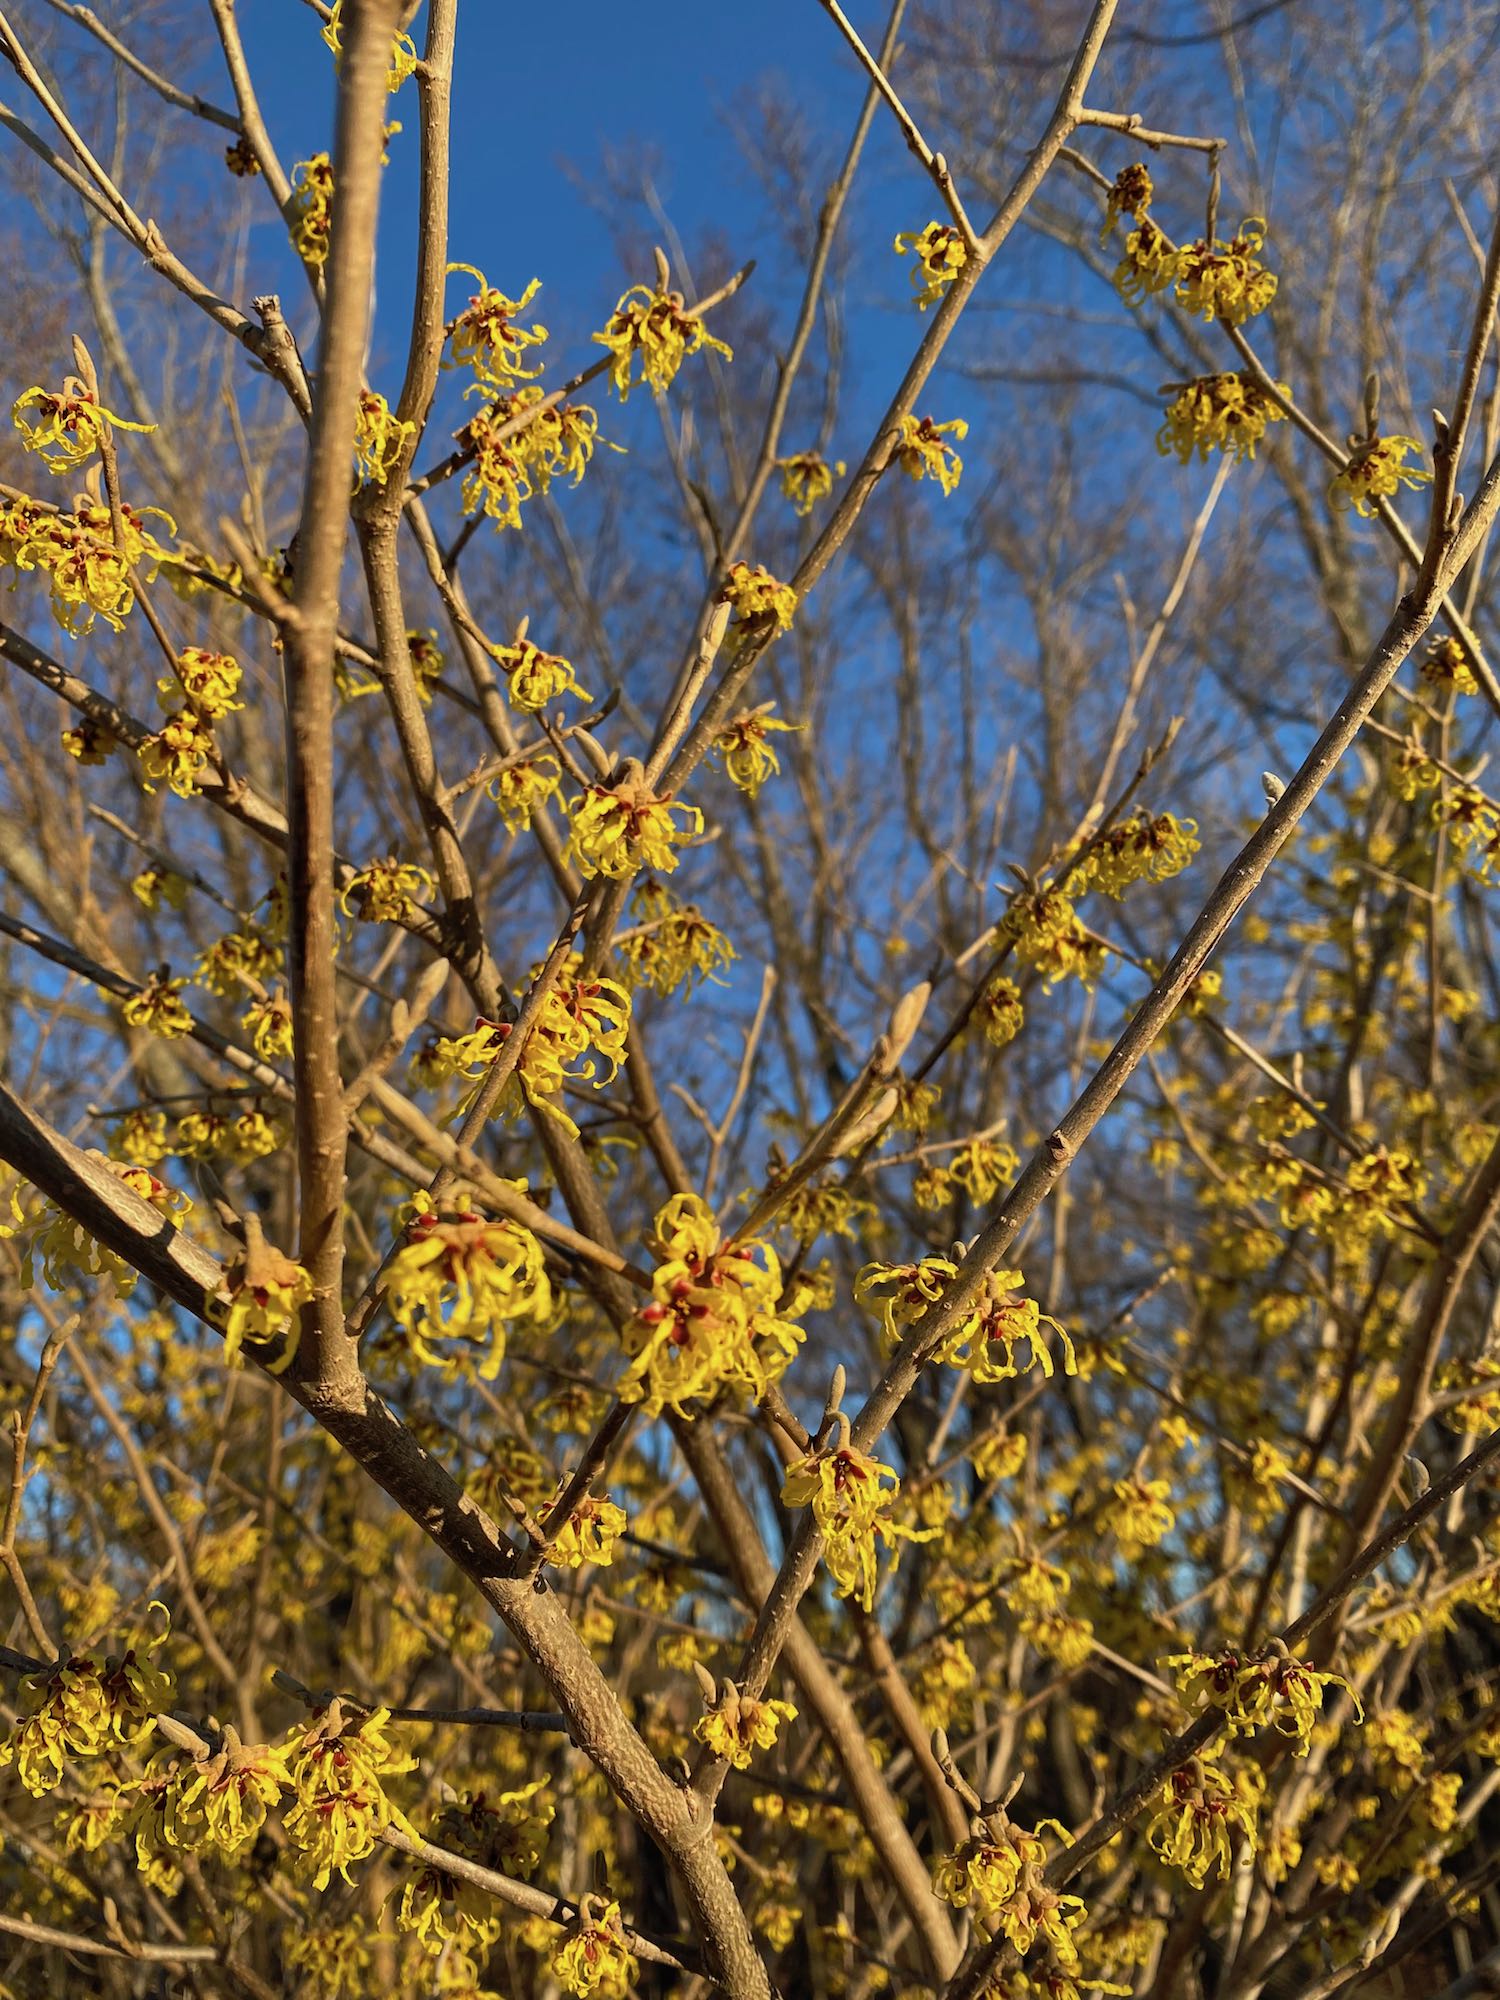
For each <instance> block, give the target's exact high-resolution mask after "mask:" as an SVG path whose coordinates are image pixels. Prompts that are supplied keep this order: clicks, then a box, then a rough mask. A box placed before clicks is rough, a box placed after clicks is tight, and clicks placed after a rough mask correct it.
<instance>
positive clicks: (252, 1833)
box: [162, 1724, 292, 1861]
mask: <svg viewBox="0 0 1500 2000" xmlns="http://www.w3.org/2000/svg"><path fill="white" fill-rule="evenodd" d="M291 1784H292V1773H291V1768H290V1765H289V1764H288V1762H287V1753H286V1751H285V1750H282V1749H279V1748H277V1747H276V1746H274V1745H272V1744H270V1743H250V1744H246V1743H242V1742H241V1741H240V1738H239V1734H238V1732H237V1731H236V1730H235V1729H233V1728H231V1727H229V1726H228V1725H227V1724H226V1725H225V1728H224V1730H223V1733H222V1736H221V1738H220V1742H219V1747H218V1749H217V1750H215V1751H214V1752H213V1753H212V1754H211V1755H210V1756H208V1757H205V1758H204V1759H202V1760H201V1761H194V1762H193V1763H191V1764H188V1765H186V1766H184V1767H181V1768H179V1770H178V1771H177V1773H176V1775H175V1782H174V1783H173V1785H172V1787H171V1790H170V1794H169V1796H168V1797H167V1798H166V1799H165V1800H163V1802H162V1805H163V1811H164V1829H163V1830H164V1831H166V1832H167V1833H168V1844H169V1845H171V1846H174V1847H195V1848H196V1847H211V1848H213V1849H214V1850H215V1851H216V1852H217V1853H219V1854H222V1855H223V1856H224V1858H225V1859H226V1860H229V1861H233V1860H234V1859H235V1858H236V1857H237V1856H239V1855H241V1854H243V1853H244V1852H245V1850H246V1848H248V1847H250V1846H252V1845H253V1844H254V1842H255V1841H256V1840H257V1839H258V1838H259V1837H260V1833H261V1830H262V1828H263V1827H264V1826H265V1823H266V1817H267V1814H268V1812H269V1810H270V1808H271V1807H272V1806H274V1805H276V1804H277V1803H278V1802H279V1800H280V1798H281V1795H282V1792H283V1791H285V1790H288V1789H290V1787H291Z"/></svg>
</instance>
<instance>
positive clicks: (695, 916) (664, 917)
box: [615, 876, 735, 998]
mask: <svg viewBox="0 0 1500 2000" xmlns="http://www.w3.org/2000/svg"><path fill="white" fill-rule="evenodd" d="M631 911H632V914H633V915H634V916H635V917H636V919H637V922H636V923H635V925H633V926H632V928H631V929H630V930H628V931H623V932H622V933H621V934H620V935H619V936H618V937H617V938H616V939H615V948H616V952H617V954H618V956H619V959H620V963H621V965H622V967H623V968H624V971H623V975H622V976H624V977H626V979H627V980H628V983H629V984H631V985H633V986H634V985H640V986H649V987H650V988H651V990H652V991H653V992H654V993H660V994H661V995H662V996H663V997H664V998H665V996H666V995H667V994H669V993H676V992H678V991H679V990H680V991H681V992H682V993H683V994H684V996H686V994H688V993H690V992H691V991H692V990H693V988H694V987H695V986H697V985H699V984H700V983H701V982H702V981H703V980H705V979H713V977H714V974H715V973H716V972H721V971H723V970H724V969H725V968H726V967H727V966H728V965H729V964H730V963H731V961H732V960H733V958H734V956H735V950H734V946H733V945H732V944H731V943H730V942H729V940H728V938H727V937H725V935H724V933H723V932H722V931H721V930H719V929H718V927H717V926H716V925H714V924H711V923H710V922H709V920H708V918H707V917H705V916H704V914H703V912H702V911H701V910H699V909H698V908H696V907H695V906H694V905H693V904H691V903H678V902H675V901H674V900H673V897H672V894H671V892H670V890H669V889H668V888H667V887H666V884H665V883H663V882H658V881H656V880H654V879H653V878H652V877H650V876H646V877H644V878H643V879H642V880H641V881H640V882H639V883H638V884H637V885H636V889H635V892H634V894H633V896H632V897H631ZM722 983H723V982H722V981H715V984H722Z"/></svg>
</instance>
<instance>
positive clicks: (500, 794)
mask: <svg viewBox="0 0 1500 2000" xmlns="http://www.w3.org/2000/svg"><path fill="white" fill-rule="evenodd" d="M561 784H562V766H561V765H560V764H559V763H558V761H557V759H556V758H555V757H554V756H552V755H551V754H550V753H549V752H547V751H543V752H542V753H541V754H540V755H539V756H532V757H517V758H515V759H514V760H513V761H511V762H509V763H507V765H506V766H505V769H504V770H503V771H501V772H500V773H499V775H498V776H497V777H494V778H491V780H490V782H489V783H488V784H487V785H486V786H485V791H486V792H487V793H488V795H489V797H490V798H492V799H493V800H494V801H495V804H496V805H497V806H499V808H500V817H501V819H502V820H503V821H504V823H505V830H506V832H507V833H524V832H525V831H526V829H527V827H529V826H530V824H531V816H532V814H533V813H534V812H535V811H536V809H537V807H538V806H540V805H543V804H545V802H546V801H547V800H548V799H550V798H552V797H553V796H554V795H555V794H556V792H557V790H558V788H559V786H560V785H561Z"/></svg>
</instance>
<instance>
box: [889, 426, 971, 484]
mask: <svg viewBox="0 0 1500 2000" xmlns="http://www.w3.org/2000/svg"><path fill="white" fill-rule="evenodd" d="M968 435H969V426H968V422H967V420H966V419H965V418H963V417H951V418H950V419H949V420H948V422H947V423H946V424H939V423H935V422H934V421H933V419H932V418H931V417H914V416H911V415H910V414H908V415H906V416H904V417H903V418H902V419H901V426H900V430H899V433H898V435H897V438H896V445H895V450H894V451H893V453H892V456H893V458H894V459H895V461H896V463H897V465H899V466H900V467H901V470H902V471H903V472H905V473H907V474H908V475H909V476H910V477H911V478H913V479H935V480H936V481H937V483H938V485H939V486H940V487H941V488H942V489H943V492H944V494H949V493H951V492H952V491H953V489H954V488H955V487H956V486H957V484H958V482H959V480H960V479H961V478H962V477H963V470H964V462H963V460H962V459H961V458H960V457H959V455H958V453H957V452H956V451H955V450H954V449H953V447H952V445H951V444H949V442H948V439H949V437H950V436H952V437H956V438H959V439H963V438H966V437H967V436H968Z"/></svg>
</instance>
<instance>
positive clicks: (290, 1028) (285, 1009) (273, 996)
mask: <svg viewBox="0 0 1500 2000" xmlns="http://www.w3.org/2000/svg"><path fill="white" fill-rule="evenodd" d="M240 1020H241V1023H242V1024H243V1026H244V1029H245V1032H246V1034H248V1035H249V1037H250V1040H251V1043H252V1044H253V1046H254V1049H255V1053H256V1054H257V1055H258V1056H259V1057H260V1058H261V1059H262V1061H264V1062H276V1061H278V1060H279V1059H280V1058H282V1057H287V1056H290V1055H291V1053H292V1050H293V1046H294V1033H295V1024H294V1021H293V1018H292V1002H291V997H290V995H289V994H287V993H286V992H285V991H284V990H283V989H282V988H281V987H277V989H276V990H275V992H274V993H267V994H264V995H257V996H256V998H255V999H254V1000H252V1001H251V1002H250V1005H249V1006H248V1007H247V1008H246V1009H245V1011H244V1013H243V1014H242V1015H241V1016H240Z"/></svg>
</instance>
